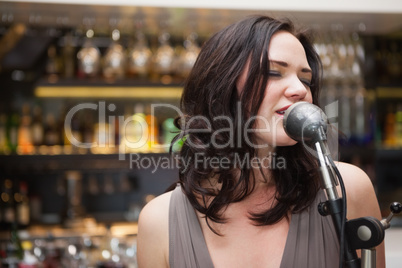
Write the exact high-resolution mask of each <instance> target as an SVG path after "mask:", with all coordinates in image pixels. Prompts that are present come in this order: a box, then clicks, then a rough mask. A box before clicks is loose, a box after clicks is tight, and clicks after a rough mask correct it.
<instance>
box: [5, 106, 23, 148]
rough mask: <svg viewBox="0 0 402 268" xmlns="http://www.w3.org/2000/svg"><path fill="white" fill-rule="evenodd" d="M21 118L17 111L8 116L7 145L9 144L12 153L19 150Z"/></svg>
mask: <svg viewBox="0 0 402 268" xmlns="http://www.w3.org/2000/svg"><path fill="white" fill-rule="evenodd" d="M19 120H20V117H19V115H18V114H17V113H15V112H14V113H12V114H11V115H10V116H9V117H8V118H7V125H6V129H7V131H6V136H7V145H8V149H9V151H10V152H11V153H16V152H17V147H18V126H19Z"/></svg>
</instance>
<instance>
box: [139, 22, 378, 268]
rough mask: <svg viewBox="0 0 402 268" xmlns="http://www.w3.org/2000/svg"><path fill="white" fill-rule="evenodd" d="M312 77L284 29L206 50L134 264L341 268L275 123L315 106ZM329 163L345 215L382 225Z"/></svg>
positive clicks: (302, 154)
mask: <svg viewBox="0 0 402 268" xmlns="http://www.w3.org/2000/svg"><path fill="white" fill-rule="evenodd" d="M320 72H321V62H320V59H319V56H318V55H317V53H316V52H315V51H314V48H313V45H312V43H311V42H310V41H309V39H308V37H307V35H306V33H304V32H298V31H296V30H295V29H294V27H293V25H292V24H291V22H289V21H281V20H276V19H273V18H270V17H265V16H255V17H250V18H247V19H245V20H242V21H240V22H238V23H235V24H233V25H231V26H229V27H227V28H225V29H223V30H222V31H220V32H218V33H217V34H215V35H214V36H212V38H211V39H209V40H208V41H207V42H206V43H205V44H204V46H203V48H202V50H201V52H200V54H199V57H198V59H197V62H196V63H195V65H194V67H193V70H192V72H191V74H190V75H189V77H188V79H187V82H186V84H185V87H184V92H183V96H182V100H181V106H182V107H181V108H182V110H183V112H184V114H185V116H184V117H183V118H181V119H180V120H179V121H178V125H179V127H180V128H181V135H182V137H184V140H185V142H184V145H183V147H182V149H181V151H180V161H181V163H182V166H181V168H180V172H179V179H180V180H179V184H178V186H177V187H176V188H175V189H174V190H173V191H169V192H167V193H165V194H163V195H161V196H159V197H157V198H155V199H154V200H152V201H151V202H150V203H148V204H147V205H146V206H145V207H144V209H143V210H142V212H141V215H140V219H139V225H138V228H139V229H138V254H137V256H138V264H139V267H339V243H338V241H337V236H336V234H335V229H334V227H333V223H332V220H331V218H330V217H323V216H321V215H319V214H318V212H317V205H318V203H319V202H321V201H325V195H324V192H323V190H322V189H320V178H319V174H318V169H317V167H318V164H317V160H316V159H315V158H314V156H313V155H311V154H310V153H309V152H308V150H305V148H304V146H303V144H301V143H297V142H296V141H294V140H292V139H291V138H289V137H288V136H287V135H286V133H285V131H284V128H283V125H282V124H283V123H282V119H283V114H284V112H285V111H286V109H287V108H288V107H289V106H290V105H291V104H293V103H296V102H299V101H307V102H310V103H314V104H318V103H317V101H318V94H319V88H320V77H321V73H320ZM337 165H338V169H339V171H340V172H341V174H342V177H343V179H344V183H345V185H346V190H347V203H348V204H347V205H348V210H347V218H348V219H354V218H359V217H362V216H374V217H376V218H378V219H380V217H381V215H380V211H379V207H378V202H377V199H376V196H375V193H374V190H373V186H372V184H371V181H370V179H369V178H368V177H367V175H366V174H365V173H364V172H363V171H361V170H360V169H358V168H357V167H355V166H352V165H349V164H345V163H337ZM377 259H378V266H377V267H383V266H384V248H383V245H381V246H379V247H378V250H377Z"/></svg>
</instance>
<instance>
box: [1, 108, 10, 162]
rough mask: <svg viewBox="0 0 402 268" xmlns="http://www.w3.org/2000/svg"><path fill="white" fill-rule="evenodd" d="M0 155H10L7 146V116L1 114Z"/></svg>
mask: <svg viewBox="0 0 402 268" xmlns="http://www.w3.org/2000/svg"><path fill="white" fill-rule="evenodd" d="M0 154H9V149H8V146H7V115H6V114H5V113H2V114H0Z"/></svg>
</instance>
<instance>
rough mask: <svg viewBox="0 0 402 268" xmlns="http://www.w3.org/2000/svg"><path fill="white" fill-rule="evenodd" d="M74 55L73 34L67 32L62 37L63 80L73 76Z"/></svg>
mask: <svg viewBox="0 0 402 268" xmlns="http://www.w3.org/2000/svg"><path fill="white" fill-rule="evenodd" d="M74 55H75V48H74V45H73V34H72V32H68V33H67V34H66V35H65V36H64V47H63V49H62V58H63V76H64V77H65V78H73V77H74V75H75V61H74Z"/></svg>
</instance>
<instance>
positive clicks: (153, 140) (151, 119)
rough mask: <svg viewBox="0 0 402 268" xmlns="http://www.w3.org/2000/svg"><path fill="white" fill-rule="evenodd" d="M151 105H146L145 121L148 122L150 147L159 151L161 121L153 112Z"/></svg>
mask: <svg viewBox="0 0 402 268" xmlns="http://www.w3.org/2000/svg"><path fill="white" fill-rule="evenodd" d="M152 112H153V111H152V109H151V105H150V104H149V105H147V106H146V111H145V121H146V123H147V126H148V129H147V133H148V141H147V144H148V149H149V150H150V151H157V147H158V145H159V141H158V137H159V123H158V118H157V117H156V116H155V115H154V114H152Z"/></svg>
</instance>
